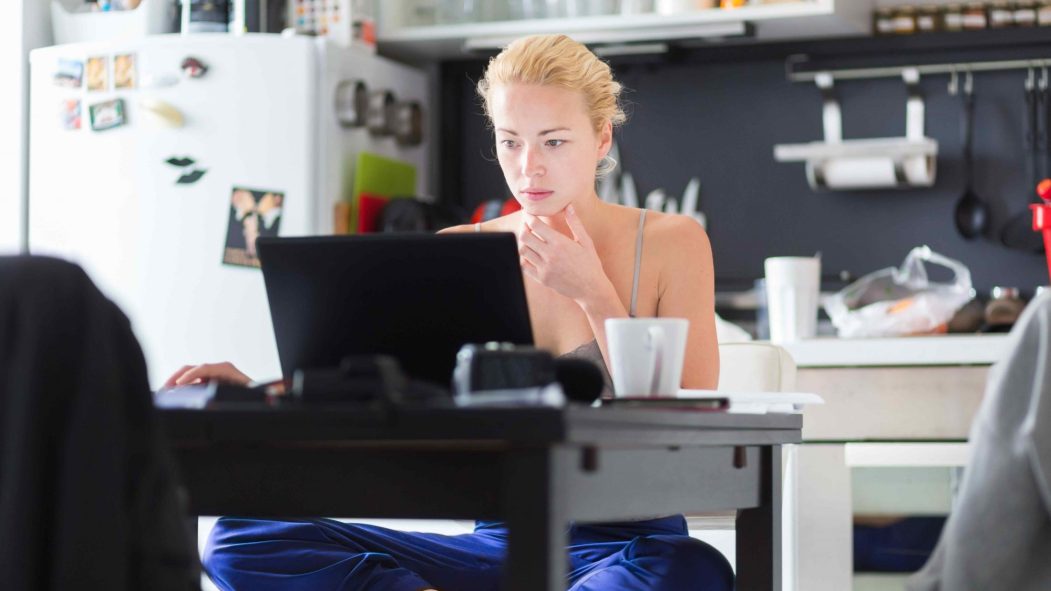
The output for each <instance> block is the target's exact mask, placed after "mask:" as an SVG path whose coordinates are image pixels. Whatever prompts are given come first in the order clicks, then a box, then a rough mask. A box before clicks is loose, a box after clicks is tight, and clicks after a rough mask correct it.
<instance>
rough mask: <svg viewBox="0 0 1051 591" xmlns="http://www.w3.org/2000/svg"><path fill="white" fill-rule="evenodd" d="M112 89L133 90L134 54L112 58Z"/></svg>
mask: <svg viewBox="0 0 1051 591" xmlns="http://www.w3.org/2000/svg"><path fill="white" fill-rule="evenodd" d="M113 87H114V88H122V89H129V88H135V54H134V53H125V54H121V55H117V56H114V57H113Z"/></svg>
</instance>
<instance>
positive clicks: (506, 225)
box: [438, 212, 519, 234]
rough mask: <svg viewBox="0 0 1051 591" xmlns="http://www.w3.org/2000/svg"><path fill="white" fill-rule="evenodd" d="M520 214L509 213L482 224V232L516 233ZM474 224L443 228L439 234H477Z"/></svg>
mask: <svg viewBox="0 0 1051 591" xmlns="http://www.w3.org/2000/svg"><path fill="white" fill-rule="evenodd" d="M518 218H519V213H518V212H515V213H509V214H507V215H505V216H501V217H498V218H496V219H492V220H489V221H486V222H482V223H481V226H482V228H481V230H482V232H514V231H515V228H517V227H518ZM474 226H475V225H474V224H463V225H460V226H450V227H448V228H442V229H441V230H438V233H439V234H461V233H466V232H477V231H478V230H476V229H475V227H474Z"/></svg>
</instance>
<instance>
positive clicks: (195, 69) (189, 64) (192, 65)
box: [179, 57, 208, 78]
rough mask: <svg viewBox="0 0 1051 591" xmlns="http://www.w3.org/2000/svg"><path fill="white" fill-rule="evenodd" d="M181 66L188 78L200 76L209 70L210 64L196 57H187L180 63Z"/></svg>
mask: <svg viewBox="0 0 1051 591" xmlns="http://www.w3.org/2000/svg"><path fill="white" fill-rule="evenodd" d="M179 67H180V68H182V73H183V74H184V75H186V77H188V78H200V77H201V76H204V75H205V73H207V72H208V66H206V65H204V62H202V61H201V60H199V59H197V58H195V57H188V58H185V59H184V60H182V63H181V64H179Z"/></svg>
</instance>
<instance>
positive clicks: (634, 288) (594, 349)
mask: <svg viewBox="0 0 1051 591" xmlns="http://www.w3.org/2000/svg"><path fill="white" fill-rule="evenodd" d="M645 226H646V210H645V209H643V210H641V211H640V212H639V229H638V232H637V233H636V236H635V273H634V276H633V277H632V279H631V304H630V306H629V307H628V316H630V317H632V318H634V317H635V315H636V312H637V307H638V299H639V272H640V270H641V269H642V234H643V228H644V227H645ZM474 231H475V232H481V231H482V225H481V224H475V225H474ZM561 357H573V358H577V359H587V360H588V361H591V362H593V363H594V364H595V365H597V366H598V367H599V369H600V370H601V371H602V379H603V380H604V381H605V382H606V391H605V392H603V396H612V395H613V379H612V378H611V377H610V375H609V368H607V367H606V362H605V360H603V359H602V350H601V349H600V348H599V346H598V341H596V340H594V339H592V340H590V341H588V342H586V343H584V344H583V345H581V346H579V347H577V348H576V349H573V350H572V351H570V352H568V353H563V354H562V355H561Z"/></svg>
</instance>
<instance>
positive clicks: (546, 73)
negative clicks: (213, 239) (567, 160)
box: [477, 35, 627, 131]
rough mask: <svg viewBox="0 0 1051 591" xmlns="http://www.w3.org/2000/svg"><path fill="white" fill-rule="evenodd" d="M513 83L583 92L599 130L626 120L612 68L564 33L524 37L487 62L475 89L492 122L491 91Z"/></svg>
mask: <svg viewBox="0 0 1051 591" xmlns="http://www.w3.org/2000/svg"><path fill="white" fill-rule="evenodd" d="M512 83H520V84H536V85H540V86H557V87H559V88H565V89H569V90H579V91H580V92H582V93H583V94H584V100H585V104H586V105H587V110H588V117H589V118H590V119H591V124H592V127H594V129H595V131H598V130H600V129H601V128H602V125H603V124H604V123H605V122H606V121H609V122H610V123H611V124H612V125H613V126H614V127H616V126H617V125H620V124H621V123H624V120H625V119H626V118H627V116H626V115H625V114H624V110H623V109H622V108H621V106H620V102H619V98H620V91H621V86H620V83H619V82H617V81H615V80H614V79H613V74H612V72H611V71H610V68H609V64H607V63H606V62H604V61H602V60H600V59H599V58H598V57H597V56H596V55H595V54H594V53H591V50H589V49H588V48H587V47H585V46H584V45H582V44H580V43H577V42H576V41H574V40H572V39H570V38H569V37H567V36H565V35H531V36H529V37H522V38H521V39H517V40H515V41H513V42H512V43H511V44H509V45H508V46H507V47H505V48H504V50H503V51H501V52H500V54H499V55H497V56H496V57H494V58H492V59H491V60H489V66H488V67H487V68H486V69H485V75H484V76H482V79H481V80H479V81H478V88H477V91H478V95H479V96H480V97H481V98H482V105H483V107H484V108H485V114H486V116H487V117H488V118H489V121H490V123H492V120H493V115H492V112H491V111H490V108H489V104H490V93H491V92H492V89H493V88H494V87H496V86H499V85H501V84H512Z"/></svg>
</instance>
